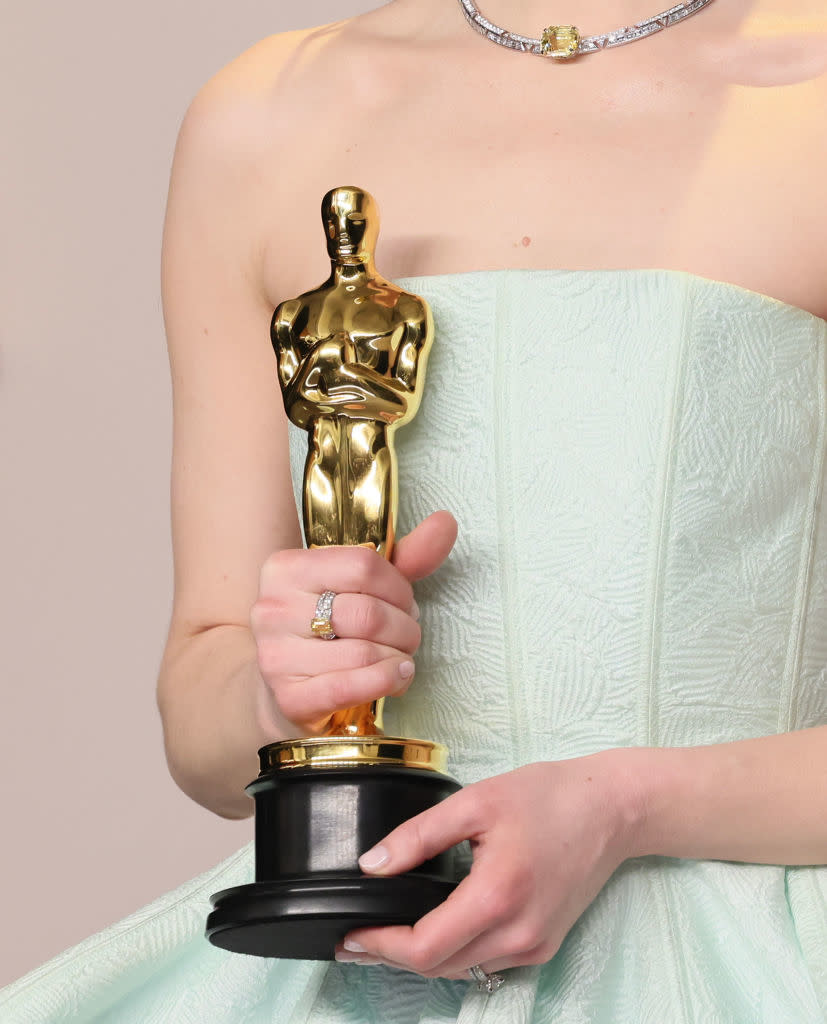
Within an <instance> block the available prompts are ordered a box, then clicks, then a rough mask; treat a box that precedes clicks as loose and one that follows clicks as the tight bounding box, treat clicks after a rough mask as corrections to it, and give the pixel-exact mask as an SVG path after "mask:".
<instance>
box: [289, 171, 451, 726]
mask: <svg viewBox="0 0 827 1024" xmlns="http://www.w3.org/2000/svg"><path fill="white" fill-rule="evenodd" d="M322 219H323V221H324V225H325V229H326V232H327V251H328V253H329V255H330V260H331V274H330V277H329V278H328V280H327V281H326V282H325V283H324V284H323V285H322V286H321V287H320V288H315V289H314V290H313V291H310V292H305V293H304V294H303V295H300V296H299V297H298V298H295V299H288V300H287V301H286V302H282V303H281V305H279V307H278V308H277V309H276V311H275V314H274V316H273V322H272V328H271V334H272V341H273V347H274V349H275V351H276V356H277V358H278V373H279V381H280V383H281V388H282V394H283V397H284V407H285V410H286V411H287V415H288V416H289V417H290V419H291V420H292V422H293V423H295V424H296V425H297V426H299V427H301V428H302V429H303V430H307V431H308V435H309V438H308V440H309V449H308V454H307V463H306V466H305V472H304V489H303V500H302V513H303V518H304V532H305V538H306V541H307V545H308V547H324V546H326V545H330V544H368V545H371V546H373V547H375V548H376V549H377V551H379V552H380V554H382V555H384V556H385V557H386V558H390V556H391V552H392V548H393V540H394V526H395V521H396V505H397V474H396V456H395V453H394V450H393V432H394V430H395V429H396V428H397V427H399V426H401V425H402V424H404V423H407V422H408V421H409V420H411V419H413V417H414V415H415V414H416V411H417V409H418V407H419V401H420V396H421V393H422V384H423V378H424V374H425V364H426V361H427V357H428V350H429V348H430V345H431V341H432V339H433V322H432V319H431V314H430V310H429V309H428V306H427V304H426V303H425V302H424V301H423V300H422V299H420V298H418V297H417V296H416V295H411V294H410V293H408V292H405V291H403V290H402V289H401V288H398V287H397V286H396V285H394V284H391V283H390V282H389V281H386V280H385V279H384V278H382V277H380V276H379V275H378V274H377V273H376V270H375V267H374V249H375V246H376V239H377V235H378V233H379V215H378V211H377V209H376V203H375V202H374V200H373V197H372V196H370V195H369V194H368V193H367V192H365V191H363V190H362V189H358V188H353V187H343V188H336V189H333V190H332V191H331V192H328V193H327V195H326V196H325V197H324V200H323V201H322ZM324 733H325V735H331V736H341V735H363V736H364V735H375V734H377V733H381V702H379V705H378V706H377V702H374V703H373V704H366V705H362V706H360V707H357V708H350V709H348V710H347V711H340V712H337V713H336V714H335V715H334V716H333V717H332V719H331V720H330V722H329V724H328V725H327V727H326V728H325V730H324Z"/></svg>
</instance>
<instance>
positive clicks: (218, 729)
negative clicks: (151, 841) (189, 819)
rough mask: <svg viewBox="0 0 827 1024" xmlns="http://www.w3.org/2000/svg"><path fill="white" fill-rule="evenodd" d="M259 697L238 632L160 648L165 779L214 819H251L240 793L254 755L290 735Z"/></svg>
mask: <svg viewBox="0 0 827 1024" xmlns="http://www.w3.org/2000/svg"><path fill="white" fill-rule="evenodd" d="M265 691H266V688H265V687H264V685H263V683H262V680H261V675H260V673H259V670H258V665H257V661H256V646H255V642H254V641H253V638H252V636H251V634H250V631H249V630H248V629H246V628H244V627H243V626H234V625H226V626H216V627H213V628H212V629H208V630H205V631H204V632H202V633H198V634H196V635H195V636H192V637H190V638H188V639H187V640H186V641H182V642H180V643H178V644H177V645H174V646H173V645H170V646H169V647H168V650H167V654H166V656H165V658H164V662H163V664H162V666H161V673H160V677H159V681H158V706H159V708H160V711H161V719H162V722H163V727H164V746H165V748H166V755H167V762H168V764H169V769H170V773H171V774H172V777H173V778H174V779H175V781H176V782H177V784H178V785H179V786H180V787H181V789H182V790H183V791H184V792H185V793H186V794H187V795H188V796H190V797H192V799H193V800H195V801H196V802H197V803H199V804H202V805H203V806H204V807H206V808H208V809H209V810H211V811H214V812H215V813H216V814H220V815H221V816H222V817H226V818H244V817H247V816H248V815H250V814H252V813H253V802H252V800H251V799H250V798H249V797H248V796H247V794H246V793H245V792H244V787H245V786H246V785H247V783H248V782H251V781H252V780H253V779H254V778H255V777H256V775H257V774H258V758H257V757H256V751H257V750H258V748H259V747H261V746H263V745H264V744H265V743H270V742H272V741H274V740H278V739H283V738H285V737H286V736H287V735H289V734H290V726H289V724H288V723H287V722H285V721H284V719H283V718H281V717H280V716H279V715H278V713H277V712H276V710H275V707H274V706H273V704H272V702H271V701H269V700H268V695H267V693H266V692H265Z"/></svg>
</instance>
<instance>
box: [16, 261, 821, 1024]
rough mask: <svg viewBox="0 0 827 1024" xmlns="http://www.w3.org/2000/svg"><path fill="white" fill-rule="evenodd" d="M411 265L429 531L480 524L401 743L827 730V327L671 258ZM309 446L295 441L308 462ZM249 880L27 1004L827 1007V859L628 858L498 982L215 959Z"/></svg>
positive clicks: (426, 614)
mask: <svg viewBox="0 0 827 1024" xmlns="http://www.w3.org/2000/svg"><path fill="white" fill-rule="evenodd" d="M399 283H400V284H401V285H402V286H403V287H405V288H407V289H408V290H410V291H414V292H416V293H417V294H420V295H422V296H423V297H424V298H426V299H427V300H428V301H429V302H430V304H431V306H432V308H433V312H434V319H435V325H436V332H437V333H436V340H435V342H434V346H433V350H432V353H431V357H430V361H429V365H428V371H427V380H426V388H425V394H424V398H423V402H422V406H421V409H420V411H419V414H418V416H417V418H416V419H415V421H414V422H413V423H412V424H410V425H409V426H407V427H404V428H402V429H400V430H399V431H398V433H397V435H396V448H397V452H398V456H399V482H400V516H399V533H400V534H401V533H404V532H406V531H407V530H408V529H410V528H411V527H412V526H413V525H414V524H415V523H416V522H417V521H418V520H419V519H421V518H422V517H424V516H425V515H426V514H427V513H429V512H431V511H433V510H435V509H438V508H447V509H449V510H450V511H451V512H453V513H454V515H455V516H456V518H457V520H458V522H459V538H458V541H457V545H456V548H455V550H454V552H453V553H452V555H451V556H450V558H449V560H448V561H447V562H446V564H445V565H444V566H443V567H442V568H441V569H440V570H439V571H438V572H437V573H435V574H434V575H433V576H432V577H431V578H430V579H428V580H425V581H422V582H421V583H419V584H417V600H418V602H419V604H420V607H421V609H422V629H423V645H422V648H421V649H420V651H419V653H418V655H417V674H416V679H415V682H414V685H413V686H412V687H411V689H410V690H409V692H408V693H407V694H406V695H405V697H404V698H402V699H399V700H392V701H389V702H388V705H387V708H386V728H387V731H389V732H391V733H394V734H397V735H409V736H419V737H423V738H428V739H436V740H440V741H442V742H444V743H446V744H447V746H448V747H449V751H450V766H451V770H452V772H453V774H455V775H456V776H457V777H458V778H459V779H460V781H461V782H463V783H468V782H472V781H475V780H477V779H480V778H484V777H486V776H489V775H493V774H495V773H498V772H503V771H506V770H509V769H511V768H514V767H516V766H518V765H520V764H525V763H528V762H531V761H536V760H548V759H559V758H568V757H575V756H579V755H583V754H589V753H592V752H595V751H598V750H601V749H605V748H607V747H616V746H641V745H675V746H685V745H693V744H706V743H713V742H719V741H727V740H733V739H741V738H746V737H752V736H761V735H765V734H768V733H775V732H781V731H788V730H790V729H797V728H802V727H806V726H810V725H816V724H822V723H827V678H826V677H827V515H825V511H827V510H824V509H823V506H822V496H823V488H824V473H825V465H824V455H825V422H826V421H825V355H826V354H827V351H826V347H827V324H825V322H824V321H822V320H820V319H818V318H817V317H814V316H812V315H810V314H808V313H805V312H803V311H801V310H798V309H794V308H792V307H790V306H786V305H784V304H783V303H780V302H777V301H774V300H772V299H769V298H766V297H764V296H761V295H757V294H755V293H752V292H748V291H745V290H743V289H740V288H736V287H733V286H731V285H726V284H721V283H717V282H712V281H707V280H705V279H702V278H698V277H695V276H692V275H688V274H683V273H677V272H671V271H617V272H564V271H542V272H533V271H502V272H475V273H468V274H456V275H444V276H438V277H422V278H410V279H406V280H404V281H401V282H399ZM305 452H306V435H304V434H303V433H300V432H298V431H296V432H295V433H294V434H293V435H292V437H291V458H292V461H293V465H294V475H295V476H296V479H297V480H298V479H299V478H300V475H301V471H302V467H303V463H304V456H305ZM722 784H725V780H722ZM565 827H566V823H565V822H562V821H561V822H560V828H561V829H565ZM251 877H252V853H251V850H250V849H249V848H248V849H245V850H244V851H241V852H240V853H239V854H237V855H236V856H235V857H234V858H231V860H230V861H228V862H226V863H225V864H224V865H221V866H220V867H219V868H217V869H215V870H214V871H212V872H209V873H208V874H207V875H205V876H202V877H201V878H199V879H197V880H195V881H194V882H192V883H190V884H189V886H188V887H182V889H179V890H176V891H175V892H174V893H171V894H169V895H168V896H166V897H163V898H162V899H161V900H159V901H157V903H156V904H153V905H152V906H151V907H150V908H146V909H145V910H144V911H141V912H139V914H137V915H135V916H134V917H133V918H131V919H128V920H127V921H125V922H122V923H121V924H120V925H116V926H115V927H114V928H113V929H110V930H109V931H108V932H105V933H103V935H102V936H96V937H95V938H94V939H91V940H88V942H87V943H84V944H82V945H81V946H80V947H78V948H77V949H76V950H74V951H69V953H67V954H64V955H63V957H61V958H58V960H56V961H54V962H53V963H52V964H50V965H46V967H44V968H41V969H40V971H39V972H35V974H34V975H32V976H30V977H29V978H27V979H23V981H21V982H19V983H17V985H16V986H13V987H12V989H10V990H7V994H6V996H5V999H6V1000H8V1001H7V1002H5V1003H4V997H3V996H0V1019H2V1020H3V1021H4V1022H5V1021H8V1022H9V1024H29V1022H31V1024H34V1022H37V1024H44V1022H49V1024H56V1022H58V1021H61V1022H62V1021H70V1020H71V1021H76V1020H83V1021H85V1020H93V1019H94V1020H95V1021H96V1022H106V1024H116V1022H117V1024H132V1022H135V1024H138V1022H140V1024H154V1022H165V1024H166V1022H169V1024H173V1022H174V1024H185V1022H189V1021H198V1022H199V1024H201V1022H205V1021H209V1022H210V1024H240V1022H244V1024H259V1022H265V1021H267V1022H270V1021H278V1022H279V1024H448V1022H452V1021H458V1022H461V1024H541V1022H542V1024H546V1022H549V1024H550V1022H554V1024H575V1022H576V1024H650V1022H651V1024H683V1022H687V1024H689V1022H693V1024H694V1022H702V1021H703V1022H723V1024H816V1022H818V1024H824V1022H825V1021H827V952H826V950H827V869H823V868H793V869H785V868H781V867H772V866H760V865H748V864H730V863H722V862H708V861H697V862H696V861H682V860H671V859H666V858H655V857H646V858H640V859H638V860H634V861H627V862H626V863H624V864H623V865H622V866H621V868H620V869H619V870H618V871H617V872H616V873H615V875H614V876H613V877H612V879H611V880H610V881H609V883H608V884H607V885H606V887H605V888H604V890H603V891H602V892H601V893H600V894H599V896H598V897H597V899H596V900H595V901H594V903H593V904H592V905H591V907H589V909H588V910H587V911H586V913H585V914H584V915H583V917H582V918H581V919H580V921H579V922H578V923H577V924H576V925H575V927H574V928H573V930H572V931H571V933H570V934H569V936H568V938H567V939H566V941H565V943H564V945H563V948H562V949H561V951H560V952H559V953H558V955H557V956H556V957H555V958H554V960H553V961H551V963H549V964H547V965H545V966H544V967H542V968H540V967H537V968H524V969H520V970H515V971H511V972H509V973H508V983H507V984H506V985H505V986H504V987H503V988H502V989H501V990H500V991H499V992H497V993H495V994H494V995H492V996H490V997H488V996H485V995H483V994H479V993H477V992H476V990H475V989H474V988H473V986H471V985H470V984H469V983H465V982H449V981H444V980H438V981H431V982H428V981H425V980H424V979H421V978H419V977H416V976H413V975H409V974H403V973H400V972H396V971H392V970H389V969H386V968H382V967H367V968H366V967H355V966H352V965H339V964H331V965H327V964H309V963H297V962H286V961H281V962H278V961H263V960H258V959H255V958H247V957H239V956H233V955H232V954H227V953H224V952H223V951H220V950H216V949H214V948H212V947H210V946H209V945H208V944H207V943H206V941H205V940H204V939H203V938H202V929H203V918H204V916H205V914H206V909H207V898H208V896H209V894H210V893H211V892H213V891H215V890H216V889H218V888H224V887H227V886H230V885H233V884H237V883H239V882H241V881H246V880H249V879H250V878H251ZM78 963H80V964H81V965H84V966H85V971H83V970H80V971H78V970H77V964H78ZM90 1007H91V1008H92V1009H93V1010H94V1013H91V1012H90V1011H89V1008H90ZM84 1013H86V1014H87V1015H86V1016H84V1015H83V1014H84ZM73 1014H75V1015H74V1016H73Z"/></svg>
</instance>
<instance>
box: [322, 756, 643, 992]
mask: <svg viewBox="0 0 827 1024" xmlns="http://www.w3.org/2000/svg"><path fill="white" fill-rule="evenodd" d="M624 754H625V751H623V750H612V751H605V752H602V753H599V754H594V755H592V756H590V757H582V758H576V759H573V760H570V761H558V762H542V763H537V764H530V765H527V766H526V767H524V768H519V769H517V770H516V771H513V772H509V773H508V774H506V775H499V776H495V777H494V778H491V779H486V780H485V781H483V782H478V783H475V784H474V785H470V786H467V787H466V788H465V789H462V790H460V791H459V792H458V793H455V794H454V795H452V796H450V797H448V798H447V799H446V800H444V801H443V802H442V803H440V804H437V805H436V806H435V807H432V808H430V809H429V810H427V811H425V812H424V813H422V814H419V815H417V816H416V817H415V818H411V819H410V820H409V821H407V822H404V823H403V824H402V825H400V826H399V827H398V828H396V829H394V831H393V832H391V833H390V834H389V835H388V836H387V837H386V838H385V839H384V840H383V841H382V842H381V844H379V845H378V846H376V847H374V848H373V849H372V850H369V851H367V853H366V854H364V855H363V857H362V859H361V860H360V865H361V867H362V870H363V871H365V873H367V874H371V875H395V874H399V873H401V872H403V871H408V870H410V869H411V868H413V867H415V866H416V865H417V864H420V863H422V862H423V861H425V860H427V859H428V858H430V857H433V856H434V855H435V854H437V853H438V852H440V851H443V850H446V849H448V848H449V847H450V846H453V845H454V844H456V843H458V842H460V841H462V840H464V839H469V840H470V841H471V846H472V850H473V855H474V861H473V867H472V869H471V873H470V874H469V875H468V877H467V878H465V879H464V880H463V881H462V882H461V883H460V885H459V886H458V887H457V889H456V890H455V891H454V892H453V893H452V894H451V895H450V896H449V897H448V899H447V900H445V902H444V903H442V904H440V906H438V907H437V908H436V909H434V910H432V911H431V912H430V913H429V914H427V915H426V916H425V917H423V918H422V919H421V920H420V921H418V922H417V923H416V924H415V925H413V927H402V926H398V927H397V926H393V927H386V928H369V929H361V930H359V931H355V932H353V933H351V934H350V935H349V936H347V937H346V939H345V942H344V944H343V945H342V946H340V947H339V948H338V949H337V954H336V958H337V959H338V960H341V961H355V962H359V963H380V962H381V963H386V964H388V965H390V966H392V967H400V968H403V969H405V970H409V971H414V972H416V973H418V974H422V975H425V976H426V977H448V978H466V977H467V976H468V968H469V967H471V966H473V965H476V964H480V965H482V966H483V968H484V969H485V970H486V971H498V970H502V969H504V968H508V967H516V966H521V965H526V964H541V963H545V962H546V961H548V960H550V959H551V957H553V956H554V954H555V953H556V952H557V950H558V949H559V947H560V944H561V943H562V941H563V939H564V938H565V936H566V933H567V932H568V931H569V929H570V928H571V926H572V925H573V924H574V922H575V921H576V920H577V918H578V917H579V916H580V915H581V914H582V913H583V911H584V910H585V909H586V907H587V906H588V905H589V904H590V903H591V901H592V900H593V899H594V897H595V896H596V895H597V893H598V892H599V891H600V889H601V888H602V887H603V885H604V884H605V882H606V881H607V879H608V878H609V876H610V875H611V874H612V872H613V871H614V870H615V868H617V866H618V865H619V864H620V863H621V862H622V861H623V860H625V859H626V858H627V857H628V856H631V855H633V848H634V842H635V836H636V833H637V829H638V825H639V823H640V821H641V820H642V816H643V815H642V805H643V801H642V799H641V798H640V796H639V794H638V792H637V789H636V786H635V784H634V782H630V779H631V778H632V777H631V776H630V774H629V773H628V772H626V771H624V770H623V765H624V763H625V762H624V760H623V758H624Z"/></svg>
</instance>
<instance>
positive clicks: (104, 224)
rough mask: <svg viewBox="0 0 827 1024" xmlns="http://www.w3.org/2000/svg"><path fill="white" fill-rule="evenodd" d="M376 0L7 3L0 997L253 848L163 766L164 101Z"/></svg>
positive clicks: (0, 367)
mask: <svg viewBox="0 0 827 1024" xmlns="http://www.w3.org/2000/svg"><path fill="white" fill-rule="evenodd" d="M377 6H380V0H302V2H301V3H298V2H292V0H275V2H274V3H273V2H271V3H254V2H252V0H233V2H231V3H226V2H225V3H215V2H210V0H207V2H204V0H202V2H200V3H195V2H194V0H193V2H189V3H184V2H182V0H150V2H146V3H142V4H140V5H137V6H135V5H132V6H125V5H117V4H116V5H114V6H113V5H112V4H111V3H104V2H103V0H75V2H73V3H71V4H62V3H55V2H54V0H48V2H47V0H28V2H27V3H25V4H16V5H15V6H14V11H13V13H12V12H11V9H9V12H8V13H7V16H6V17H5V18H4V19H3V21H4V29H3V32H2V33H0V35H2V38H0V86H1V87H2V88H1V89H0V94H2V96H3V101H2V110H0V290H1V291H2V302H0V460H1V461H0V465H2V487H3V491H2V498H0V580H1V581H2V582H0V588H1V589H0V594H2V606H1V607H0V613H1V614H0V685H2V709H1V711H0V811H1V812H2V814H1V816H0V851H1V853H0V856H2V862H1V867H2V876H0V877H2V889H3V897H2V903H3V927H2V933H3V934H2V938H0V985H2V984H5V983H6V982H8V981H10V980H12V979H13V978H15V977H17V976H18V975H19V974H21V973H23V972H24V971H26V970H28V969H29V968H31V967H33V966H35V965H36V964H38V963H40V962H41V961H43V960H45V959H46V958H48V957H50V956H52V955H54V954H55V953H57V952H59V951H60V950H61V949H63V948H65V947H66V946H67V945H69V944H71V943H74V942H76V941H78V940H79V939H81V938H83V937H84V936H86V935H88V934H89V933H90V932H92V931H95V930H97V929H99V928H101V927H103V926H104V925H106V924H108V923H109V922H111V921H114V920H117V919H118V918H120V917H122V916H124V915H125V914H127V913H129V912H130V911H131V910H133V909H135V908H137V907H138V906H140V905H141V904H143V903H145V902H148V901H149V900H151V899H152V898H153V897H155V896H156V895H158V894H160V893H161V892H162V891H164V890H166V889H169V888H171V887H173V886H175V885H176V884H178V883H179V882H181V881H183V880H185V879H186V878H188V877H190V876H192V875H194V874H197V873H198V872H200V871H202V870H204V869H206V868H208V867H210V866H211V865H212V864H214V863H216V862H217V861H218V860H220V859H221V858H222V857H224V856H226V855H227V854H229V853H230V852H231V851H232V850H234V849H236V848H237V847H238V846H240V845H242V844H243V843H245V842H246V841H247V840H248V838H249V837H251V835H252V825H251V823H250V822H241V823H234V822H226V821H222V820H221V819H219V818H214V817H212V816H211V815H210V814H209V813H208V812H206V811H204V810H202V809H201V808H199V807H197V806H196V805H195V804H193V803H191V802H190V801H189V800H188V799H187V798H186V797H184V796H183V795H182V794H181V793H179V792H178V790H177V789H176V788H175V786H174V784H173V783H172V782H171V781H170V780H169V778H168V776H167V774H166V768H165V764H164V760H163V753H162V749H161V737H160V728H159V723H158V718H157V714H156V710H155V701H154V682H155V672H156V668H157V664H158V659H159V656H160V651H161V645H162V642H163V634H164V629H165V625H166V619H167V614H168V609H169V603H170V551H169V531H168V515H167V477H168V464H169V430H170V408H169V386H168V370H167V363H166V353H165V348H164V339H163V330H162V323H161V312H160V301H159V294H158V249H159V239H160V231H161V221H162V216H163V209H164V203H165V198H166V186H167V176H168V172H169V165H170V160H171V156H172V150H173V146H174V142H175V136H176V133H177V129H178V125H179V122H180V119H181V117H182V115H183V113H184V110H185V109H186V106H187V104H188V102H189V100H190V98H191V97H192V95H193V94H194V93H195V92H196V91H197V89H198V87H199V85H200V84H201V83H202V82H203V81H205V80H206V79H207V78H208V77H209V76H210V75H211V74H212V73H213V72H214V71H215V70H217V69H218V68H219V67H220V66H221V65H223V64H224V63H226V62H227V61H228V60H230V59H232V57H234V56H235V55H236V54H237V53H239V52H241V51H242V50H243V49H245V48H246V47H247V46H249V45H250V44H252V43H253V42H255V41H256V40H257V39H259V38H261V37H263V36H265V35H269V34H271V33H274V32H278V31H283V30H286V29H289V28H297V27H302V26H307V25H314V24H321V23H324V22H327V21H332V20H335V19H339V18H344V17H347V16H350V15H352V14H356V13H359V12H361V11H365V10H368V9H370V8H372V7H377Z"/></svg>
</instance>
